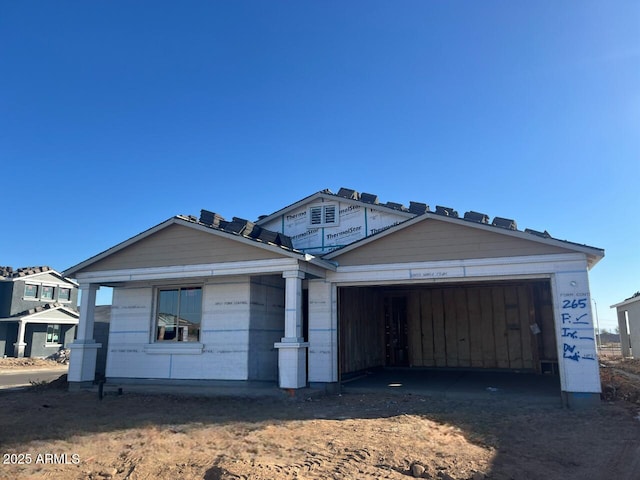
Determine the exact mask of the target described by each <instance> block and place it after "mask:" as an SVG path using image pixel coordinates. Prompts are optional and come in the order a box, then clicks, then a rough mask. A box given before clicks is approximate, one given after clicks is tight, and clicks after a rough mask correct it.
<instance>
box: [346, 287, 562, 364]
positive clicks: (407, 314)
mask: <svg viewBox="0 0 640 480" xmlns="http://www.w3.org/2000/svg"><path fill="white" fill-rule="evenodd" d="M551 298H552V297H551V286H550V282H549V280H526V281H510V282H490V283H489V282H483V283H465V284H460V283H457V284H450V285H446V284H444V285H442V284H439V285H438V286H417V285H408V286H393V287H391V286H389V287H385V286H366V287H340V288H339V289H338V325H339V365H340V373H341V375H343V376H344V375H348V374H352V373H354V372H359V371H362V370H366V369H370V368H375V367H429V368H463V369H505V370H526V371H533V372H538V373H542V372H546V371H553V370H554V366H555V364H556V363H557V348H556V339H555V330H554V321H553V305H552V300H551Z"/></svg>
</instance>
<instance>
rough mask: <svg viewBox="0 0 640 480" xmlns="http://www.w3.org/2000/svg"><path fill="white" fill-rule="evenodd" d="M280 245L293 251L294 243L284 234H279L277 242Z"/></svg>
mask: <svg viewBox="0 0 640 480" xmlns="http://www.w3.org/2000/svg"><path fill="white" fill-rule="evenodd" d="M275 243H277V244H278V245H280V246H282V247H285V248H288V249H290V250H293V242H291V239H290V238H289V237H287V236H286V235H285V234H283V233H278V238H276V242H275Z"/></svg>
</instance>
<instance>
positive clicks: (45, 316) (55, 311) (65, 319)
mask: <svg viewBox="0 0 640 480" xmlns="http://www.w3.org/2000/svg"><path fill="white" fill-rule="evenodd" d="M79 318H80V314H79V313H78V312H77V311H76V310H74V309H72V308H70V307H68V306H65V305H61V304H59V303H47V304H45V305H40V306H37V307H35V308H31V309H29V310H25V311H24V312H20V313H18V314H16V315H12V316H11V317H6V318H0V322H17V321H18V320H28V321H29V322H30V323H38V322H40V323H78V319H79Z"/></svg>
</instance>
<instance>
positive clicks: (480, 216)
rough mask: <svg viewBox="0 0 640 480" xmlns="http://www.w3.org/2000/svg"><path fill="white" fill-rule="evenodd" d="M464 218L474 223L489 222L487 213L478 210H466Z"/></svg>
mask: <svg viewBox="0 0 640 480" xmlns="http://www.w3.org/2000/svg"><path fill="white" fill-rule="evenodd" d="M464 219H465V220H469V221H470V222H476V223H484V224H488V223H489V215H486V214H484V213H480V212H473V211H470V212H466V213H465V214H464Z"/></svg>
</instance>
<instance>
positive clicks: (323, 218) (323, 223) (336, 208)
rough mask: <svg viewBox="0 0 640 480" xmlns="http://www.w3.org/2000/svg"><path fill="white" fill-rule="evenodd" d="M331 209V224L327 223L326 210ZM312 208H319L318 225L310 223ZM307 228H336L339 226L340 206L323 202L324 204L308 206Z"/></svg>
mask: <svg viewBox="0 0 640 480" xmlns="http://www.w3.org/2000/svg"><path fill="white" fill-rule="evenodd" d="M328 207H331V208H333V211H334V217H333V218H334V221H333V222H327V208H328ZM314 208H320V212H321V213H320V216H321V222H320V223H311V222H312V219H313V215H312V214H311V211H312V210H313V209H314ZM307 219H308V220H307V226H308V227H314V228H318V227H337V226H338V225H340V206H339V205H338V203H335V202H324V203H316V204H314V205H309V207H308V208H307Z"/></svg>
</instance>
